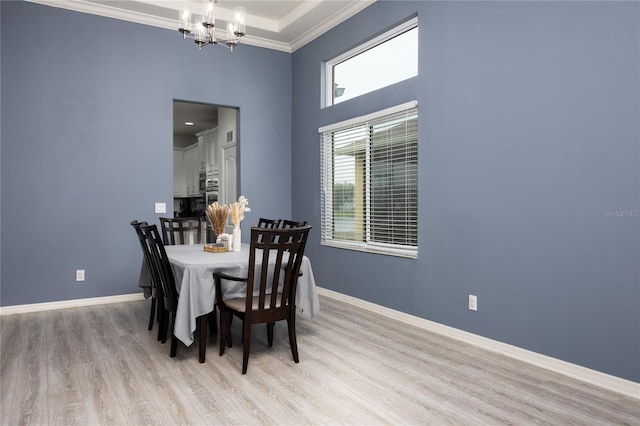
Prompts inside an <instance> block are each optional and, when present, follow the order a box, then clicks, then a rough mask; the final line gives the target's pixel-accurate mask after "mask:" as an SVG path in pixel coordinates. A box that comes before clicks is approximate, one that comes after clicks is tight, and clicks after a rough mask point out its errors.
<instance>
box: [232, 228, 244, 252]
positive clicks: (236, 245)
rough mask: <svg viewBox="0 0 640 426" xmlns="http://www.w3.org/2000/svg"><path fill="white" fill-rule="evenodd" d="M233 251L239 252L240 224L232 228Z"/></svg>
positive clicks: (240, 242)
mask: <svg viewBox="0 0 640 426" xmlns="http://www.w3.org/2000/svg"><path fill="white" fill-rule="evenodd" d="M232 235H233V241H232V243H233V251H240V246H241V244H242V241H241V236H242V233H241V232H240V224H238V225H236V226H234V227H233V234H232Z"/></svg>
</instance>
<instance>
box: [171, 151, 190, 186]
mask: <svg viewBox="0 0 640 426" xmlns="http://www.w3.org/2000/svg"><path fill="white" fill-rule="evenodd" d="M183 162H184V151H183V150H182V149H174V150H173V196H174V197H184V196H186V195H187V184H186V182H185V179H184V166H183Z"/></svg>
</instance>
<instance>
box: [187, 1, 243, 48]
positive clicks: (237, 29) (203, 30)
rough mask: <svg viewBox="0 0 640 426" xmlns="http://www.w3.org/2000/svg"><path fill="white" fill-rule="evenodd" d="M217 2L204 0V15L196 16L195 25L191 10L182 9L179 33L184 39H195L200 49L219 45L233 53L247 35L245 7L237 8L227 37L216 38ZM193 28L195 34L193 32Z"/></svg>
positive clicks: (227, 31)
mask: <svg viewBox="0 0 640 426" xmlns="http://www.w3.org/2000/svg"><path fill="white" fill-rule="evenodd" d="M216 3H217V0H203V2H202V15H194V18H195V19H194V24H193V26H192V22H191V16H192V15H191V9H190V8H189V7H183V8H181V9H180V17H179V25H178V31H180V32H181V33H182V38H183V39H184V40H186V39H187V38H189V39H193V41H194V42H195V43H196V44H197V45H198V49H202V46H206V45H215V44H219V45H221V46H224V47H226V48H228V49H229V50H231V51H232V52H233V48H234V46H236V45H237V44H238V43H240V38H241V37H242V36H244V35H245V22H244V20H245V15H246V10H245V8H244V7H241V6H236V7H235V8H234V10H233V22H231V21H230V22H228V23H227V28H226V37H225V38H224V39H220V38H216V33H215V21H216V18H215V9H216ZM192 28H193V32H192V31H191V30H192Z"/></svg>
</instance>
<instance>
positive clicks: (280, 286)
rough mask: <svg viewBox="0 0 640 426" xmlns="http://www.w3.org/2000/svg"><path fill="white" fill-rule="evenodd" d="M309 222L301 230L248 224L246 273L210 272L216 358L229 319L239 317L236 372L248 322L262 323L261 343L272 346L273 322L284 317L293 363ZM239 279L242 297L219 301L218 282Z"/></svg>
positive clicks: (246, 361)
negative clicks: (215, 310) (216, 325)
mask: <svg viewBox="0 0 640 426" xmlns="http://www.w3.org/2000/svg"><path fill="white" fill-rule="evenodd" d="M310 229H311V227H310V226H305V227H301V228H291V229H281V228H258V227H252V228H251V241H250V249H249V269H248V274H247V276H246V277H236V276H231V275H228V274H225V273H221V272H214V273H213V278H214V281H215V285H216V302H217V305H218V309H219V310H220V356H222V355H223V354H224V350H225V346H226V345H227V340H228V339H229V334H230V331H231V319H232V318H233V316H237V317H239V318H240V319H241V320H242V322H243V323H242V336H243V339H242V340H243V357H242V374H246V372H247V366H248V364H249V350H250V345H251V326H252V325H253V324H267V341H268V345H269V347H271V346H273V325H274V324H275V322H276V321H280V320H285V319H286V320H287V326H288V330H289V345H290V346H291V354H292V355H293V360H294V362H296V363H297V362H299V357H298V345H297V342H296V328H295V324H296V302H295V299H296V290H297V286H298V276H299V272H300V265H301V263H302V258H303V255H304V248H305V245H306V241H307V236H308V235H309V230H310ZM229 281H236V282H245V283H246V293H245V295H244V297H238V298H232V299H228V300H225V299H224V297H223V295H224V291H223V288H224V286H223V284H224V283H225V282H229Z"/></svg>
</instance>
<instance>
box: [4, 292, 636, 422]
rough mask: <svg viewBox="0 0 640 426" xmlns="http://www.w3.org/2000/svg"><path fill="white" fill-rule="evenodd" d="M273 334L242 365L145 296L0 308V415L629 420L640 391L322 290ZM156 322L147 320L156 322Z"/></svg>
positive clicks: (258, 335) (51, 418)
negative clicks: (162, 336)
mask: <svg viewBox="0 0 640 426" xmlns="http://www.w3.org/2000/svg"><path fill="white" fill-rule="evenodd" d="M320 303H321V310H320V314H319V315H318V316H317V317H316V318H314V319H313V320H302V319H298V322H297V325H298V346H299V351H300V363H299V364H294V363H293V362H292V360H291V352H290V350H289V344H288V340H287V335H286V324H284V323H282V324H278V325H277V326H276V334H275V341H274V347H273V348H271V349H268V348H266V330H265V329H264V328H263V327H256V328H254V332H253V339H252V351H251V357H250V358H249V369H248V372H247V374H246V375H245V376H243V375H242V374H241V372H240V369H241V360H242V349H241V346H240V342H239V332H240V327H239V321H235V322H234V330H233V336H234V343H235V345H234V347H233V348H231V349H228V350H227V353H226V354H225V355H224V356H223V357H219V356H218V346H217V341H215V339H214V340H213V341H211V342H210V343H209V346H208V351H207V362H206V363H205V364H199V363H198V354H197V343H196V344H194V345H192V347H190V348H186V347H185V346H184V345H182V344H180V345H179V346H178V356H177V357H176V358H173V359H172V358H169V344H168V343H166V344H164V345H162V344H160V343H159V342H157V341H156V339H155V337H156V333H155V327H154V331H152V332H149V331H147V329H146V324H147V319H148V314H149V307H150V304H149V302H148V301H135V302H125V303H118V304H109V305H103V306H93V307H83V308H73V309H67V310H57V311H49V312H38V313H30V314H21V315H10V316H4V317H1V318H0V321H1V323H2V334H1V341H0V343H1V370H0V373H1V377H0V379H1V388H0V391H1V395H0V399H1V405H0V409H1V411H0V420H1V424H2V425H21V424H24V425H45V424H54V425H71V424H80V425H83V424H86V425H119V424H135V425H141V424H154V425H160V424H170V425H173V424H231V425H233V424H270V425H271V424H287V425H296V424H358V425H364V424H367V425H369V424H436V425H441V424H463V425H502V424H518V425H528V424H551V425H566V424H575V425H601V424H635V425H640V404H639V403H638V400H634V399H630V398H628V397H624V396H621V395H618V394H616V393H612V392H610V391H607V390H603V389H599V388H596V387H594V386H591V385H587V384H583V383H581V382H578V381H575V380H572V379H569V378H566V377H564V376H560V375H557V374H553V373H550V372H548V371H546V370H542V369H538V368H535V367H532V366H530V365H528V364H524V363H520V362H518V361H515V360H513V359H510V358H506V357H503V356H500V355H497V354H495V353H491V352H486V351H484V350H482V349H479V348H476V347H474V346H470V345H468V344H465V343H461V342H458V341H455V340H452V339H449V338H446V337H443V336H440V335H437V334H431V333H429V332H425V331H423V330H419V329H417V328H412V327H409V326H407V325H405V324H401V323H399V322H390V321H389V320H388V319H386V318H383V317H381V316H378V315H376V314H371V313H369V312H367V311H364V310H360V309H358V308H354V307H352V306H350V305H345V304H343V303H341V302H337V301H335V300H332V299H328V298H326V297H321V299H320ZM156 326H157V325H156Z"/></svg>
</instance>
